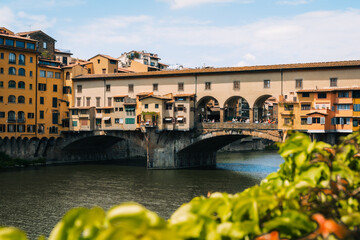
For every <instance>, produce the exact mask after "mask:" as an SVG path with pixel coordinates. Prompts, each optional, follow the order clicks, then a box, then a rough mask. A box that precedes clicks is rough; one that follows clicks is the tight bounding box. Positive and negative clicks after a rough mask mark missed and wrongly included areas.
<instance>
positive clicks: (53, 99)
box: [52, 97, 57, 108]
mask: <svg viewBox="0 0 360 240" xmlns="http://www.w3.org/2000/svg"><path fill="white" fill-rule="evenodd" d="M52 107H53V108H56V107H57V98H56V97H53V98H52Z"/></svg>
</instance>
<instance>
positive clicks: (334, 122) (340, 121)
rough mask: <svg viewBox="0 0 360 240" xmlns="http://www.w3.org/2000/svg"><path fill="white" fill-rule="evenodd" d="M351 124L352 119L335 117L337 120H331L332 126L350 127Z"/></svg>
mask: <svg viewBox="0 0 360 240" xmlns="http://www.w3.org/2000/svg"><path fill="white" fill-rule="evenodd" d="M350 122H351V119H350V118H343V117H335V118H332V119H331V124H332V125H337V124H340V125H344V124H346V125H349V124H350Z"/></svg>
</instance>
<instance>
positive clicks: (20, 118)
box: [18, 111, 25, 122]
mask: <svg viewBox="0 0 360 240" xmlns="http://www.w3.org/2000/svg"><path fill="white" fill-rule="evenodd" d="M18 122H25V113H24V112H23V111H20V112H18Z"/></svg>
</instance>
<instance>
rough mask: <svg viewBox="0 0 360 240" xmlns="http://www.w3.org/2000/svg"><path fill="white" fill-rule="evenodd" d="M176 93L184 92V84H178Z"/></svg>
mask: <svg viewBox="0 0 360 240" xmlns="http://www.w3.org/2000/svg"><path fill="white" fill-rule="evenodd" d="M178 91H184V83H183V82H179V83H178Z"/></svg>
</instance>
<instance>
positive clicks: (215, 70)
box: [74, 60, 360, 80]
mask: <svg viewBox="0 0 360 240" xmlns="http://www.w3.org/2000/svg"><path fill="white" fill-rule="evenodd" d="M344 67H359V68H360V60H353V61H337V62H317V63H295V64H280V65H263V66H247V67H224V68H201V69H185V70H172V71H155V72H141V73H109V74H92V75H85V76H78V77H76V78H74V79H75V80H81V79H91V78H109V79H117V80H119V79H121V78H124V79H125V78H129V77H134V78H136V77H151V76H154V77H161V76H171V75H177V76H179V75H180V76H181V75H195V74H219V73H237V72H240V73H241V72H244V73H246V72H254V71H285V70H288V71H292V70H304V69H307V70H311V69H317V68H322V69H324V68H344Z"/></svg>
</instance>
